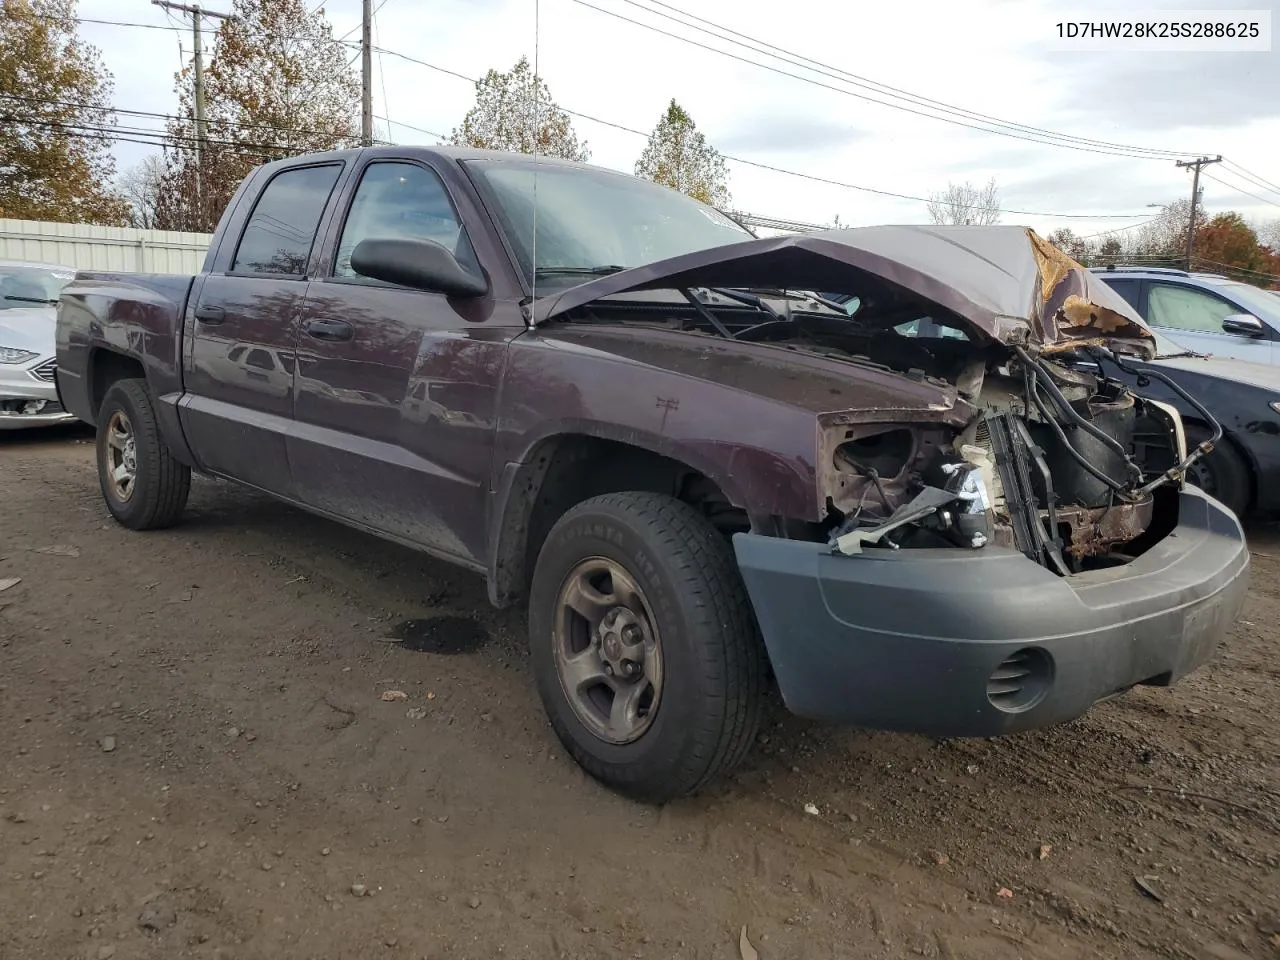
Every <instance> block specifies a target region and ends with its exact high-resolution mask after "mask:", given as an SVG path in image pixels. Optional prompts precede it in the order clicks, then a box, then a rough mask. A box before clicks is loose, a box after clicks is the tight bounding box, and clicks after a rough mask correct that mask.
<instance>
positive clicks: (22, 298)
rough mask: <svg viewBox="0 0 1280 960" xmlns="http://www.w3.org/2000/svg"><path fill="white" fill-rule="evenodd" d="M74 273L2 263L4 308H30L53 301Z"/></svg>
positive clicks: (0, 292) (0, 289) (1, 299)
mask: <svg viewBox="0 0 1280 960" xmlns="http://www.w3.org/2000/svg"><path fill="white" fill-rule="evenodd" d="M74 277H75V271H73V270H57V269H53V268H50V267H27V266H20V265H18V264H2V263H0V310H18V309H27V310H30V309H31V308H32V307H38V306H41V305H44V304H49V303H50V301H54V300H57V299H58V297H59V296H61V294H62V288H63V287H65V286H66V285H67V284H68V283H70V282H71V280H72V279H73V278H74Z"/></svg>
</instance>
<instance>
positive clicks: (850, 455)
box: [835, 429, 915, 479]
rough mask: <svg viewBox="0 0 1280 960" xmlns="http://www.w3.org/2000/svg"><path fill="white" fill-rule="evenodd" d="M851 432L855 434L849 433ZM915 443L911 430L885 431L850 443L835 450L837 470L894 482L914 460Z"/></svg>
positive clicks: (843, 444)
mask: <svg viewBox="0 0 1280 960" xmlns="http://www.w3.org/2000/svg"><path fill="white" fill-rule="evenodd" d="M850 432H852V431H850ZM914 446H915V443H914V440H913V438H912V436H911V431H910V430H903V429H898V430H886V431H884V432H883V433H873V434H871V435H870V436H866V437H859V438H858V439H856V440H847V441H845V442H844V443H842V444H840V446H838V447H837V448H836V454H835V460H836V467H837V468H843V469H849V470H854V471H855V472H857V473H861V474H864V475H869V474H870V473H871V471H875V474H876V476H879V477H882V478H886V479H892V478H893V477H897V476H898V475H899V474H901V473H902V471H903V468H905V467H906V465H907V463H908V461H909V460H910V459H911V451H912V450H913V449H914Z"/></svg>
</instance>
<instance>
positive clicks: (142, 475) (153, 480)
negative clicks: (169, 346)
mask: <svg viewBox="0 0 1280 960" xmlns="http://www.w3.org/2000/svg"><path fill="white" fill-rule="evenodd" d="M97 422H98V448H97V453H98V483H99V485H100V486H101V488H102V498H103V500H105V501H106V503H107V509H108V510H109V511H110V512H111V515H112V516H113V517H115V519H116V520H117V521H118V522H119V523H121V524H122V525H124V526H126V527H129V528H130V529H132V530H152V529H157V528H159V527H168V526H172V525H173V524H174V523H175V522H176V521H177V519H178V517H179V516H181V514H182V510H183V508H184V507H185V506H186V504H187V494H188V493H189V491H190V489H191V470H190V468H189V467H187V466H186V465H185V464H182V463H179V462H178V461H177V460H175V459H174V458H173V456H172V454H170V453H169V448H168V447H166V446H165V442H164V439H163V438H162V437H161V436H160V427H159V425H158V424H157V423H156V414H155V406H154V405H153V403H152V401H151V394H150V392H149V391H148V390H147V384H146V381H145V380H132V379H131V380H117V381H116V382H115V383H114V384H112V385H111V388H110V389H109V390H108V391H107V395H106V397H105V398H103V401H102V407H101V409H100V410H99V411H98V417H97Z"/></svg>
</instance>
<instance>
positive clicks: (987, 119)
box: [592, 0, 1186, 159]
mask: <svg viewBox="0 0 1280 960" xmlns="http://www.w3.org/2000/svg"><path fill="white" fill-rule="evenodd" d="M622 2H623V3H626V4H628V5H630V6H633V7H636V8H637V9H639V10H644V11H645V12H646V13H650V14H653V15H654V16H658V17H662V18H663V19H666V20H670V21H672V22H674V23H678V24H680V25H681V26H683V27H688V28H690V29H693V30H696V31H698V32H700V33H704V34H706V35H708V36H712V37H715V38H716V39H717V40H723V41H725V42H727V43H731V44H734V45H735V46H739V47H744V48H746V49H749V50H752V51H753V52H756V53H762V54H764V55H765V56H768V57H772V58H774V59H777V60H781V61H782V62H784V63H788V64H790V65H792V66H797V67H800V68H801V69H805V70H810V71H812V72H814V73H820V74H822V75H824V76H827V77H831V78H832V79H837V80H841V81H842V82H844V83H848V84H851V85H853V86H856V87H861V88H862V89H864V90H870V91H872V92H874V93H881V94H884V95H886V96H889V97H892V98H894V99H900V100H906V101H908V102H910V103H914V104H917V105H919V106H923V107H925V108H926V109H933V110H940V111H942V112H943V113H948V114H951V115H953V116H959V117H964V118H966V119H972V120H977V121H979V122H982V123H987V124H992V125H994V126H997V127H1003V128H1006V129H1009V130H1013V131H1017V132H1019V133H1030V134H1032V135H1033V136H1035V137H1047V138H1052V139H1055V140H1063V141H1067V142H1068V143H1074V144H1082V145H1088V146H1092V147H1105V148H1108V149H1111V150H1124V151H1130V152H1132V153H1140V154H1144V155H1148V156H1150V157H1153V158H1161V159H1171V158H1173V157H1175V156H1184V155H1186V151H1182V150H1158V149H1154V148H1151V147H1138V146H1133V145H1131V144H1123V143H1113V142H1110V141H1106V140H1093V139H1090V138H1087V137H1079V136H1076V135H1074V134H1064V133H1058V132H1056V131H1054V130H1048V129H1046V128H1044V127H1034V126H1031V125H1029V124H1025V123H1017V122H1015V121H1009V120H1002V119H1000V118H999V117H994V116H991V115H990V114H984V113H979V112H977V111H975V110H969V109H966V108H964V107H958V106H956V105H955V104H950V103H947V102H945V101H943V100H935V99H933V98H931V97H926V96H923V95H920V94H915V93H911V92H910V91H908V90H904V89H902V88H900V87H894V86H891V85H890V84H885V83H880V82H879V81H877V80H872V79H870V78H869V77H864V76H860V75H858V74H856V73H851V72H849V71H848V70H844V69H842V68H840V67H837V66H834V65H832V64H830V63H826V62H823V61H821V60H815V59H814V58H812V57H807V56H805V55H804V54H800V53H796V52H794V51H791V50H787V49H785V48H783V47H779V46H777V45H776V44H772V43H769V42H767V41H764V40H759V39H757V38H755V37H751V36H748V35H747V34H745V33H741V32H739V31H737V30H733V29H731V28H729V27H726V26H724V25H722V24H718V23H715V22H713V21H711V20H707V19H705V18H703V17H699V16H697V15H695V14H692V13H689V12H688V11H685V10H681V9H680V8H679V7H674V6H672V5H671V4H669V3H664V2H662V0H648V2H649V3H651V4H653V5H654V6H658V7H663V8H665V9H667V10H670V11H673V12H674V13H675V14H678V15H679V16H678V17H676V16H672V15H671V14H667V13H663V12H661V11H660V10H654V9H652V7H650V6H646V5H645V4H642V3H640V2H638V0H622ZM592 9H597V10H598V9H599V8H597V7H593V8H592ZM600 12H602V13H609V11H605V10H601V11H600ZM610 15H612V14H610ZM680 17H684V18H687V20H693V21H696V23H689V22H687V20H682V19H680ZM630 22H634V21H630ZM698 23H701V24H706V27H710V28H712V29H707V28H706V27H701V26H697V24H698ZM638 25H639V26H646V25H645V24H638ZM716 31H719V32H716ZM724 34H731V36H724ZM733 37H741V38H742V39H741V40H735V39H733ZM677 39H679V38H677ZM743 41H747V42H743ZM757 66H763V64H757ZM873 102H876V103H880V102H882V101H878V100H877V101H873ZM889 106H893V107H894V109H898V107H897V106H896V105H893V104H889ZM934 119H938V120H941V119H943V118H941V117H935V118H934ZM988 132H991V133H999V132H1000V131H998V130H991V131H988ZM1055 145H1057V146H1066V145H1067V144H1066V143H1064V144H1055Z"/></svg>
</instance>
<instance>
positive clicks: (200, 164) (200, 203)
mask: <svg viewBox="0 0 1280 960" xmlns="http://www.w3.org/2000/svg"><path fill="white" fill-rule="evenodd" d="M151 2H152V3H153V4H155V5H156V6H157V7H160V8H162V9H164V10H177V11H179V12H181V13H189V14H191V30H192V60H193V61H194V62H193V67H194V73H195V107H196V146H195V154H196V209H197V210H198V211H199V214H200V216H203V215H204V148H205V141H206V140H207V139H208V137H209V125H208V123H207V122H206V121H205V115H204V47H203V45H202V44H201V42H200V34H201V30H200V28H201V26H202V21H203V18H204V17H214V18H216V19H218V20H230V19H231V15H230V14H228V13H217V12H216V11H213V10H203V9H201V7H200V4H198V3H176V2H174V0H151Z"/></svg>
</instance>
